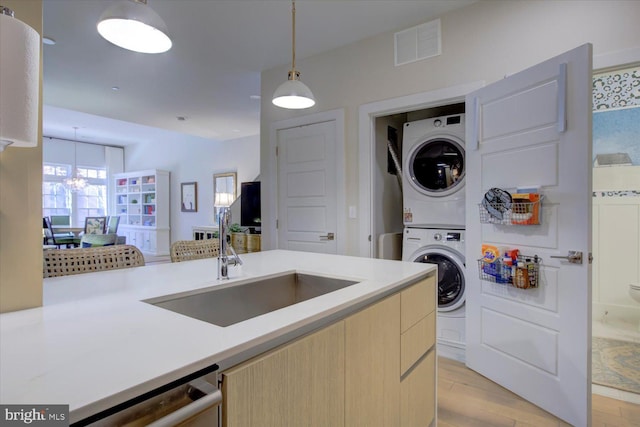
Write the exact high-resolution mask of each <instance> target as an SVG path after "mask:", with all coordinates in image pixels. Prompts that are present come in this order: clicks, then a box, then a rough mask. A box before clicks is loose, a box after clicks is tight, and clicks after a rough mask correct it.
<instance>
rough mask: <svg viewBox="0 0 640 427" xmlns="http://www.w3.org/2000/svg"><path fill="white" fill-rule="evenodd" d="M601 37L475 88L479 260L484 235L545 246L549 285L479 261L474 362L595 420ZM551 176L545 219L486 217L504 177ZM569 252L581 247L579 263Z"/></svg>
mask: <svg viewBox="0 0 640 427" xmlns="http://www.w3.org/2000/svg"><path fill="white" fill-rule="evenodd" d="M591 49H592V48H591V45H590V44H586V45H583V46H581V47H579V48H577V49H574V50H571V51H569V52H567V53H565V54H563V55H560V56H558V57H555V58H552V59H550V60H548V61H545V62H543V63H541V64H538V65H536V66H534V67H532V68H529V69H527V70H525V71H523V72H520V73H518V74H515V75H513V76H510V77H508V78H505V79H504V80H501V81H499V82H497V83H495V84H492V85H489V86H487V87H485V88H482V89H480V90H477V91H475V92H473V93H471V94H469V95H468V96H467V101H466V111H467V117H468V121H467V141H466V154H467V158H466V159H467V204H466V208H467V209H466V212H467V214H466V219H467V234H466V236H467V242H466V248H467V249H466V254H467V260H468V261H471V260H476V259H479V258H481V245H482V244H483V243H488V244H493V245H498V246H506V247H510V248H517V249H519V250H520V252H521V253H522V254H528V255H532V256H533V255H538V256H539V257H541V258H542V262H541V264H540V274H539V286H538V287H537V288H534V289H518V288H515V287H512V286H510V285H506V284H499V283H494V282H491V281H488V280H481V279H480V278H479V276H480V274H479V267H478V265H477V263H474V262H467V283H468V286H467V323H466V327H467V353H466V360H467V365H468V366H469V367H470V368H471V369H473V370H475V371H477V372H479V373H481V374H482V375H484V376H486V377H488V378H490V379H491V380H493V381H495V382H497V383H498V384H501V385H503V386H504V387H506V388H508V389H510V390H512V391H513V392H515V393H517V394H519V395H520V396H522V397H524V398H526V399H527V400H529V401H531V402H533V403H534V404H536V405H538V406H540V407H542V408H543V409H545V410H547V411H549V412H551V413H552V414H555V415H556V416H558V417H559V418H562V419H563V420H565V421H567V422H569V423H571V424H573V425H575V426H588V425H590V419H591V266H590V261H589V253H590V251H591V70H592V67H591V61H592V52H591ZM531 186H540V192H541V193H542V194H543V196H544V198H543V200H542V206H541V208H542V224H541V225H526V226H525V225H498V224H481V223H480V210H479V205H478V204H479V203H480V202H481V201H482V198H483V196H484V194H485V192H486V191H487V190H489V189H490V188H493V187H498V188H502V189H506V190H508V191H509V192H514V191H515V190H516V188H517V187H531ZM568 251H580V252H582V254H583V259H582V262H581V263H570V262H569V261H568V260H566V259H560V258H553V257H557V256H566V255H567V253H568Z"/></svg>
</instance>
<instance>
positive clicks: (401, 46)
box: [395, 19, 442, 66]
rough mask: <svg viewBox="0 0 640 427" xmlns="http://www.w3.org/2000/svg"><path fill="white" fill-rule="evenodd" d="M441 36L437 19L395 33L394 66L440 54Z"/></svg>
mask: <svg viewBox="0 0 640 427" xmlns="http://www.w3.org/2000/svg"><path fill="white" fill-rule="evenodd" d="M441 37H442V34H441V32H440V20H439V19H436V20H434V21H430V22H427V23H426V24H422V25H418V26H416V27H412V28H409V29H406V30H404V31H400V32H398V33H396V34H395V53H396V57H395V62H396V66H398V65H404V64H409V63H411V62H416V61H420V60H422V59H426V58H431V57H432V56H438V55H440V54H441V53H442V43H441Z"/></svg>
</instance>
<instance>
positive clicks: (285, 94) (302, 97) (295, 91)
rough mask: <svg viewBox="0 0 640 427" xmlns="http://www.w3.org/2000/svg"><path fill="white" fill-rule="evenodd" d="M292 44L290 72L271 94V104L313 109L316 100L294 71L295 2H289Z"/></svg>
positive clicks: (290, 107)
mask: <svg viewBox="0 0 640 427" xmlns="http://www.w3.org/2000/svg"><path fill="white" fill-rule="evenodd" d="M291 21H292V29H293V31H292V38H291V40H292V43H291V54H292V55H291V70H290V71H289V76H288V79H287V81H286V82H284V83H282V84H281V85H280V86H279V87H278V89H276V91H275V93H274V94H273V101H272V102H273V104H274V105H276V106H278V107H282V108H287V109H291V110H299V109H303V108H309V107H313V106H314V105H315V104H316V100H315V98H314V97H313V93H311V89H309V88H308V87H307V86H306V85H305V84H304V83H302V82H301V81H300V71H297V70H296V1H295V0H292V1H291Z"/></svg>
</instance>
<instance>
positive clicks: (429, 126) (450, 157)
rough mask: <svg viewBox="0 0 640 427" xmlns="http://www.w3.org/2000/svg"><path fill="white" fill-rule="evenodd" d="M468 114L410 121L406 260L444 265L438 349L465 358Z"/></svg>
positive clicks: (405, 155)
mask: <svg viewBox="0 0 640 427" xmlns="http://www.w3.org/2000/svg"><path fill="white" fill-rule="evenodd" d="M464 120H465V118H464V114H453V115H448V116H444V117H434V118H430V119H425V120H418V121H413V122H408V123H405V124H404V132H403V140H402V163H403V169H402V170H403V172H402V188H403V190H402V191H403V214H404V233H403V239H402V260H403V261H413V262H426V263H432V264H437V265H438V319H437V343H438V353H439V354H440V355H442V356H446V357H449V358H453V359H457V360H460V361H464V358H465V259H464V251H465V243H464V241H465V239H464V233H465V190H464V186H465V182H464V178H465V149H464V145H465V144H464V137H465V123H464Z"/></svg>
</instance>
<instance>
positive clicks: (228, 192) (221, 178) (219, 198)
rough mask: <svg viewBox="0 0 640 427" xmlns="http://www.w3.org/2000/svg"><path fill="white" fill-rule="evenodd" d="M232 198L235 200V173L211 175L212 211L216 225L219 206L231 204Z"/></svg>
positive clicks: (224, 206) (223, 206)
mask: <svg viewBox="0 0 640 427" xmlns="http://www.w3.org/2000/svg"><path fill="white" fill-rule="evenodd" d="M234 200H236V173H235V172H226V173H217V174H215V175H213V211H214V215H215V218H214V221H215V224H216V225H217V224H218V219H219V218H220V208H226V207H229V206H231V203H233V202H234Z"/></svg>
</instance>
